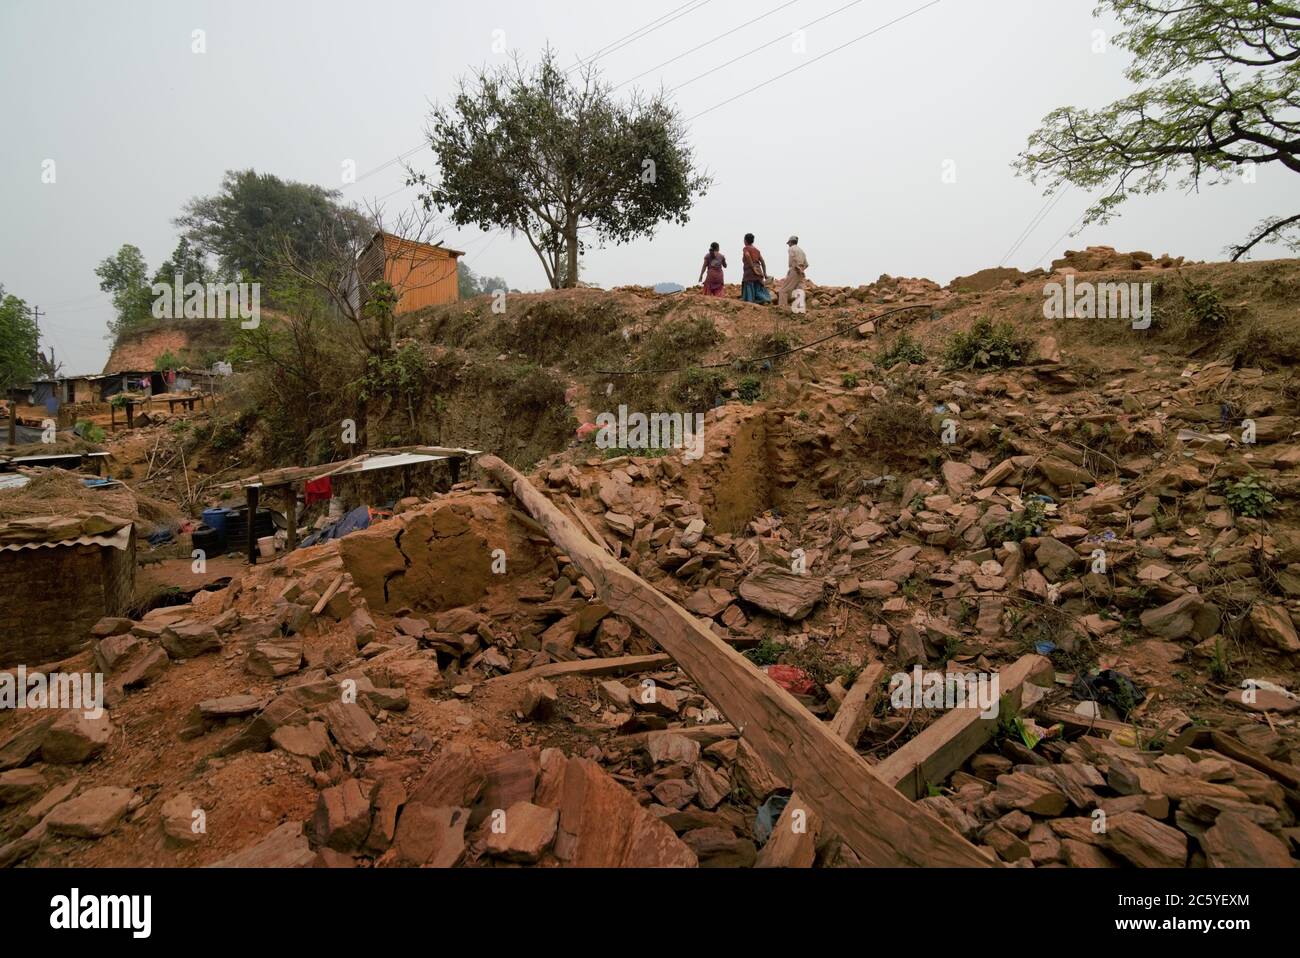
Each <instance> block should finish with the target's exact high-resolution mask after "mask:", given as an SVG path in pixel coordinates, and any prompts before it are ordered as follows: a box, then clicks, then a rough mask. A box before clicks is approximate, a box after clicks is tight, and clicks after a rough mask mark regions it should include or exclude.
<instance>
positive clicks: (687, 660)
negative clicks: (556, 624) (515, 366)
mask: <svg viewBox="0 0 1300 958" xmlns="http://www.w3.org/2000/svg"><path fill="white" fill-rule="evenodd" d="M479 467H480V468H481V469H483V470H484V471H485V472H486V473H488V474H489V475H491V476H492V477H493V478H495V479H496V480H497V481H498V482H500V483H501V485H502V486H504V487H505V488H507V489H509V490H511V492H513V493H514V495H515V497H516V498H517V499H518V500H519V501H520V502H521V503H522V504H523V506H524V508H525V509H527V510H528V513H529V514H530V515H531V516H532V517H533V518H534V519H536V520H537V521H538V522H540V523H541V524H542V526H543V527H544V528H545V529H546V532H547V535H549V536H550V537H551V540H552V541H553V542H554V543H555V544H556V545H558V546H559V547H560V548H561V549H562V550H563V551H564V552H565V553H567V554H568V556H569V558H570V559H572V560H573V562H574V564H575V565H577V566H578V567H579V568H580V569H581V570H582V571H583V573H584V574H585V575H586V576H587V578H588V579H590V580H591V582H592V584H593V585H594V586H595V588H596V594H597V595H598V596H599V597H600V598H601V600H602V601H603V602H605V604H606V605H608V606H609V607H610V608H611V609H612V610H614V611H615V612H617V613H618V614H620V615H622V616H623V617H625V618H627V619H629V620H630V621H632V622H634V623H635V624H636V625H637V626H638V627H640V628H641V629H642V630H643V631H645V632H646V633H647V634H649V635H652V636H654V638H655V640H656V641H657V642H658V643H659V645H660V646H661V647H662V648H663V649H664V650H665V651H666V652H667V653H668V654H669V655H671V656H672V657H673V658H674V659H675V660H676V661H677V664H678V665H680V666H681V667H682V669H684V670H685V671H686V673H687V674H688V675H689V676H690V677H691V678H692V679H693V680H694V682H695V684H696V685H697V686H699V688H700V691H702V692H703V693H704V694H705V695H706V696H707V697H708V698H709V700H710V701H711V702H712V703H713V704H714V705H715V706H717V708H718V709H719V710H720V711H721V712H722V714H723V715H725V716H726V717H727V719H728V720H729V721H730V722H731V723H732V724H733V725H735V726H736V727H737V728H738V729H740V734H741V736H742V738H744V739H745V741H746V742H748V743H749V744H750V745H751V746H752V747H753V748H754V749H755V751H757V752H758V754H759V755H760V756H761V757H762V758H763V760H764V761H765V762H766V763H767V764H768V765H769V766H770V767H771V768H772V770H773V771H774V772H775V773H776V774H777V776H778V777H779V778H781V779H783V780H784V781H787V782H790V783H791V784H792V785H793V786H794V787H795V788H796V789H797V790H798V791H799V792H800V794H801V795H802V796H803V798H804V801H806V802H807V803H808V806H809V807H810V808H812V809H814V810H816V811H817V813H818V814H819V815H821V816H822V818H823V819H824V820H825V821H826V823H827V825H828V827H830V828H833V829H834V830H835V831H836V832H837V833H838V834H839V835H841V836H842V837H843V839H844V840H845V841H846V842H847V843H848V845H849V847H851V848H852V849H853V850H854V851H855V852H856V853H857V854H858V857H859V858H860V859H861V860H862V861H863V863H864V864H866V865H868V866H879V867H890V866H894V867H897V866H908V865H910V866H925V865H929V866H950V867H951V866H958V867H976V866H979V867H989V866H992V865H994V864H995V863H994V861H993V860H992V859H991V858H989V857H987V856H986V855H985V854H984V853H982V852H981V851H979V849H977V848H976V847H975V846H974V845H972V844H971V843H970V842H968V841H967V840H966V839H965V838H963V837H962V836H961V835H959V834H957V832H956V831H955V830H953V829H952V828H950V827H949V826H948V825H947V824H945V823H944V822H943V821H942V820H941V819H940V818H939V817H938V816H937V815H935V814H934V813H932V812H931V811H930V810H929V809H926V808H923V807H920V806H917V805H914V804H913V803H912V802H909V801H908V800H907V799H906V798H904V797H903V796H902V795H900V794H899V793H898V792H897V791H896V790H895V789H893V788H892V787H890V786H889V785H886V784H885V783H884V782H883V781H882V780H881V779H880V778H879V777H877V776H876V775H875V774H873V772H872V770H871V767H870V766H868V765H867V763H866V762H864V761H863V760H862V758H861V756H859V755H858V754H857V752H855V751H854V750H853V749H852V748H850V747H849V745H848V743H846V742H844V741H843V740H842V739H839V738H837V737H836V736H835V735H834V734H832V733H831V731H830V730H829V729H827V728H826V726H825V725H824V724H823V723H821V722H820V721H818V720H817V719H816V718H815V717H814V716H813V715H812V713H810V712H809V711H808V710H807V709H805V708H804V707H803V706H802V705H801V704H800V703H799V701H798V700H797V699H796V698H795V697H794V696H793V695H791V694H790V693H789V692H787V691H786V690H785V689H783V688H781V687H780V686H779V685H777V684H776V683H775V682H773V681H772V680H771V679H769V678H768V677H767V676H766V675H765V674H764V673H763V672H761V671H759V670H758V669H757V668H755V667H754V665H753V663H751V662H750V661H749V660H748V659H746V658H745V657H744V656H742V655H741V654H740V653H739V652H737V651H735V650H734V649H732V648H731V647H730V646H729V645H727V644H726V643H725V642H723V641H722V640H721V639H719V638H718V637H717V636H716V635H714V634H713V632H712V631H710V630H709V629H708V628H707V627H705V626H704V625H703V624H701V623H700V622H699V621H698V620H697V619H696V618H695V617H694V616H693V615H691V614H690V613H689V612H687V611H686V610H685V609H683V608H682V607H681V606H680V605H678V604H677V603H676V602H673V601H672V600H671V599H669V598H668V597H667V596H665V595H664V594H663V593H661V592H659V591H658V590H657V589H655V588H654V587H653V586H651V585H650V584H649V583H647V582H646V581H644V580H643V579H641V577H640V576H638V575H636V574H635V573H634V572H632V571H631V570H630V569H628V568H626V567H624V566H623V565H621V564H620V563H619V562H618V561H616V560H615V559H613V558H612V557H611V556H609V555H607V554H606V553H605V552H604V551H603V550H602V549H600V548H599V547H598V546H596V545H593V544H592V543H591V542H590V541H588V539H587V537H586V536H585V535H584V534H583V533H582V531H581V530H580V529H579V528H578V526H577V525H576V524H574V523H573V522H571V521H570V520H569V519H566V518H565V517H564V515H563V513H561V512H560V511H559V509H558V508H556V506H555V505H554V504H553V503H552V502H551V501H550V500H549V499H547V498H546V497H545V496H544V495H542V493H541V492H539V491H538V490H537V489H536V488H534V487H533V485H532V484H531V483H530V482H528V480H527V479H525V478H524V477H523V476H522V475H520V474H519V473H518V472H516V471H515V470H514V469H512V468H511V467H510V466H508V465H506V463H504V462H502V461H501V460H500V459H498V458H497V457H495V456H484V457H483V458H481V459H480V460H479Z"/></svg>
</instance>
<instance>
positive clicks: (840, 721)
mask: <svg viewBox="0 0 1300 958" xmlns="http://www.w3.org/2000/svg"><path fill="white" fill-rule="evenodd" d="M884 676H885V666H884V663H882V662H872V663H871V664H870V665H868V666H867V667H866V668H865V669H863V670H862V671H861V672H859V673H858V677H857V680H856V681H855V682H854V683H853V686H852V687H851V688H850V689H849V691H848V694H847V695H845V696H844V701H843V702H841V703H840V707H839V709H837V710H836V712H835V717H834V718H832V719H831V732H833V733H834V734H835V735H838V736H839V737H840V738H842V739H844V741H846V742H848V743H849V745H852V746H856V745H857V744H858V739H859V738H861V737H862V732H863V731H864V730H865V729H866V727H867V723H868V722H869V721H871V713H872V712H873V711H875V708H876V700H877V699H879V698H880V681H881V679H883V678H884ZM820 832H821V818H819V817H818V815H817V813H816V812H814V811H813V810H812V809H810V808H808V806H807V805H805V804H804V802H803V800H802V799H801V798H800V797H799V794H798V793H797V792H796V793H795V794H793V795H791V796H790V801H789V802H787V803H786V806H785V808H784V809H783V810H782V812H781V817H780V818H779V819H777V823H776V827H775V828H774V829H772V835H771V837H770V838H769V839H768V840H767V844H766V845H764V846H763V850H762V851H760V852H759V853H758V861H757V862H755V866H756V867H758V868H811V867H812V864H813V862H814V861H815V860H816V859H817V836H818V834H819V833H820Z"/></svg>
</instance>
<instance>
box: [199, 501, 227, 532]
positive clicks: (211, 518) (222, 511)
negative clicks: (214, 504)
mask: <svg viewBox="0 0 1300 958" xmlns="http://www.w3.org/2000/svg"><path fill="white" fill-rule="evenodd" d="M229 514H230V510H229V509H227V508H225V507H224V506H222V507H220V508H217V509H204V510H203V522H204V524H205V525H206V526H207V527H208V528H209V529H212V530H213V531H215V532H216V533H217V535H219V536H222V537H224V536H225V534H226V516H228V515H229Z"/></svg>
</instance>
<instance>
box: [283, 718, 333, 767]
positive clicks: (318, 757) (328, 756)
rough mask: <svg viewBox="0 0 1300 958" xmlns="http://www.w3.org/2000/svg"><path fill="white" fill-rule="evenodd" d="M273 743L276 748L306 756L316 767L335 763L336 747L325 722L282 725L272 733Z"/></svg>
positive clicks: (301, 756)
mask: <svg viewBox="0 0 1300 958" xmlns="http://www.w3.org/2000/svg"><path fill="white" fill-rule="evenodd" d="M271 743H272V744H273V745H275V747H276V748H279V749H282V750H284V751H285V752H288V753H289V754H290V755H296V756H298V757H299V758H305V759H307V760H308V761H309V762H311V764H312V766H313V767H314V768H316V769H326V768H329V767H330V766H331V765H333V764H334V747H333V746H332V745H331V744H330V738H329V734H328V732H327V731H326V728H325V723H324V722H308V723H307V724H306V725H281V726H280V727H279V728H277V729H276V730H275V731H274V732H272V733H271Z"/></svg>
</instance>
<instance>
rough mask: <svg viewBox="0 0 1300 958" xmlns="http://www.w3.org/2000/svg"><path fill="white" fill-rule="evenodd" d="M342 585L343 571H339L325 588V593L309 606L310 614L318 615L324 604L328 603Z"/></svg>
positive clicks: (323, 608)
mask: <svg viewBox="0 0 1300 958" xmlns="http://www.w3.org/2000/svg"><path fill="white" fill-rule="evenodd" d="M342 585H343V573H342V572H340V573H339V574H338V575H336V576H335V577H334V581H333V582H331V583H330V586H329V588H328V589H326V590H325V594H324V595H322V596H321V597H320V599H318V600H317V602H316V604H315V605H314V606H312V607H311V614H312V615H320V614H321V613H322V612H324V611H325V606H327V605H329V604H330V599H332V598H334V593H336V592H338V590H339V589H340V587H342Z"/></svg>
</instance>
